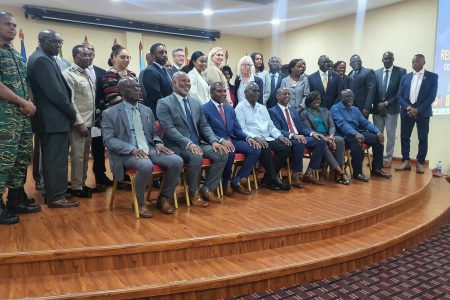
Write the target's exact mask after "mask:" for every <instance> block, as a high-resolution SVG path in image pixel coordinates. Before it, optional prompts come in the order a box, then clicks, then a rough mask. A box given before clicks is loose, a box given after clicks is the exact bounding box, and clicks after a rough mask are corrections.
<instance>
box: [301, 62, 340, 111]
mask: <svg viewBox="0 0 450 300" xmlns="http://www.w3.org/2000/svg"><path fill="white" fill-rule="evenodd" d="M308 83H309V90H310V91H311V92H312V91H318V92H319V93H320V98H321V99H322V103H321V104H320V106H322V107H326V108H327V109H330V108H331V107H332V106H333V105H334V104H335V103H336V102H337V101H339V86H340V84H341V83H340V80H339V74H338V73H336V72H333V71H331V70H330V71H328V84H327V90H326V91H325V90H324V89H323V83H322V77H321V76H320V72H319V71H317V72H315V73H312V74H311V75H309V76H308Z"/></svg>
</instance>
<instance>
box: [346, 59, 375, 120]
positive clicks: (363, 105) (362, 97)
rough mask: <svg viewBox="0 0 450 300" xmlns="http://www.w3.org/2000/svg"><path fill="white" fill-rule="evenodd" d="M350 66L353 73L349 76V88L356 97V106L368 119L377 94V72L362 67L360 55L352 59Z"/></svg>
mask: <svg viewBox="0 0 450 300" xmlns="http://www.w3.org/2000/svg"><path fill="white" fill-rule="evenodd" d="M350 66H351V67H352V69H353V71H351V72H350V74H348V77H347V86H348V87H349V88H350V89H351V90H352V92H353V94H354V95H355V106H356V107H358V108H359V110H360V111H361V113H362V114H363V116H364V117H365V118H366V119H367V118H368V117H369V114H370V110H371V109H372V104H373V99H374V97H375V92H376V79H375V72H374V71H373V70H372V69H366V68H364V67H363V66H362V61H361V57H360V56H359V55H358V54H355V55H353V56H352V57H350Z"/></svg>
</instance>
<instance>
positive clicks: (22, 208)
mask: <svg viewBox="0 0 450 300" xmlns="http://www.w3.org/2000/svg"><path fill="white" fill-rule="evenodd" d="M6 208H7V210H8V211H9V212H11V213H13V214H32V213H37V212H40V211H41V206H40V205H37V204H34V205H32V206H31V205H24V204H23V203H20V204H19V205H16V206H12V205H10V206H8V204H6Z"/></svg>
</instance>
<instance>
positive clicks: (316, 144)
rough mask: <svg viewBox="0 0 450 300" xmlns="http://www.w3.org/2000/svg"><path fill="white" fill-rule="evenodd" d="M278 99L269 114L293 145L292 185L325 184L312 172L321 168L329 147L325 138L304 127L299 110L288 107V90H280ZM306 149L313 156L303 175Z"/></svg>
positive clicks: (300, 186) (277, 95) (299, 186)
mask: <svg viewBox="0 0 450 300" xmlns="http://www.w3.org/2000/svg"><path fill="white" fill-rule="evenodd" d="M276 97H277V101H278V104H277V105H275V106H274V107H272V108H270V109H269V114H270V118H271V119H272V121H273V124H274V125H275V127H276V128H278V130H280V132H281V134H282V135H283V136H285V137H287V138H289V139H290V140H291V143H292V148H291V149H292V150H291V151H292V185H293V186H295V187H298V188H302V187H303V182H311V183H314V184H323V183H322V182H321V181H319V180H318V179H316V178H314V176H313V175H312V171H311V170H317V169H319V168H320V163H321V162H322V158H323V155H324V153H325V147H326V146H327V143H326V142H325V137H324V136H323V135H321V134H319V133H317V132H314V131H311V130H310V129H309V128H307V127H306V126H303V124H302V121H301V120H300V116H299V115H298V112H297V110H296V109H295V108H291V107H288V105H289V101H290V99H291V98H290V97H291V95H290V92H289V90H288V89H287V88H285V87H283V88H279V89H278V91H277V93H276ZM305 147H306V148H308V149H311V150H312V155H311V160H310V162H309V166H308V170H307V171H306V173H305V175H303V151H304V150H305Z"/></svg>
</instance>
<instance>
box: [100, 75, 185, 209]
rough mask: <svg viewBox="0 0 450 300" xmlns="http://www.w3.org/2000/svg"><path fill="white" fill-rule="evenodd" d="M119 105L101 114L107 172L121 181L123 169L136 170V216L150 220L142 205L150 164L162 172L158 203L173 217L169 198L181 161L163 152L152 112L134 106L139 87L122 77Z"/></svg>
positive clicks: (171, 199) (149, 176)
mask: <svg viewBox="0 0 450 300" xmlns="http://www.w3.org/2000/svg"><path fill="white" fill-rule="evenodd" d="M118 88H119V92H120V95H121V96H122V98H123V100H124V101H123V103H120V104H117V105H114V106H112V107H110V108H108V109H107V110H105V111H104V112H103V119H102V131H103V139H104V142H105V145H106V147H107V148H108V150H109V153H110V164H111V171H112V172H113V174H114V177H115V178H117V180H119V181H120V180H123V177H124V171H123V170H124V168H133V169H136V171H137V172H136V177H135V186H136V197H137V200H138V204H139V215H140V216H141V217H142V218H151V217H152V214H151V212H150V210H149V209H148V208H147V207H146V205H145V203H144V194H145V190H146V187H147V186H148V185H151V184H152V172H153V164H157V165H158V166H160V167H162V168H164V169H165V170H166V171H165V174H164V185H163V187H162V189H161V193H160V196H159V199H158V206H159V208H160V209H161V211H162V212H163V213H166V214H172V213H173V211H174V210H173V206H172V202H173V194H174V192H175V188H176V185H177V180H178V178H179V177H180V173H181V170H182V168H183V160H182V159H181V157H179V156H178V155H175V154H174V153H173V151H172V150H170V149H168V148H166V147H165V146H164V144H163V142H162V141H161V138H160V137H159V135H158V133H157V129H156V126H155V117H154V116H153V112H152V111H151V110H150V109H149V108H148V107H146V106H144V105H141V104H139V103H138V100H139V95H140V92H141V89H140V87H139V83H138V82H137V81H136V80H135V79H134V78H131V77H126V78H124V79H122V80H120V81H119V84H118Z"/></svg>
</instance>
